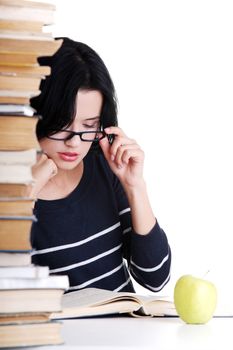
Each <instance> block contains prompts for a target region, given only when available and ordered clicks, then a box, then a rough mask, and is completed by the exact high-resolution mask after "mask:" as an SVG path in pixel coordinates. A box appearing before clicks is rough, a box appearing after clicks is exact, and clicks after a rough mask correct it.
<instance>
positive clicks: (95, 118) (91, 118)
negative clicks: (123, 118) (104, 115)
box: [84, 116, 100, 120]
mask: <svg viewBox="0 0 233 350" xmlns="http://www.w3.org/2000/svg"><path fill="white" fill-rule="evenodd" d="M99 119H100V116H96V117H90V118H85V119H84V120H99Z"/></svg>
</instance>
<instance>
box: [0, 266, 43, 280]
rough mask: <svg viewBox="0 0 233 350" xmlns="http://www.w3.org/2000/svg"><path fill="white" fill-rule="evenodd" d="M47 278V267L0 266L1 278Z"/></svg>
mask: <svg viewBox="0 0 233 350" xmlns="http://www.w3.org/2000/svg"><path fill="white" fill-rule="evenodd" d="M48 276H49V268H48V266H36V265H33V264H31V265H29V266H7V267H2V266H0V279H1V278H16V279H18V278H47V277H48Z"/></svg>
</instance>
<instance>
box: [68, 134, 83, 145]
mask: <svg viewBox="0 0 233 350" xmlns="http://www.w3.org/2000/svg"><path fill="white" fill-rule="evenodd" d="M81 142H82V140H81V138H80V135H73V136H72V137H71V138H70V139H69V140H66V141H65V144H66V145H67V146H70V147H76V146H79V145H80V143H81Z"/></svg>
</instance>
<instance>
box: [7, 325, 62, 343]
mask: <svg viewBox="0 0 233 350" xmlns="http://www.w3.org/2000/svg"><path fill="white" fill-rule="evenodd" d="M62 343H63V340H62V337H61V323H59V322H51V321H50V322H43V323H37V324H35V323H27V324H10V323H9V324H1V323H0V348H6V347H19V346H21V347H22V346H23V347H25V346H35V345H57V344H62Z"/></svg>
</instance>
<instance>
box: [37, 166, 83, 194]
mask: <svg viewBox="0 0 233 350" xmlns="http://www.w3.org/2000/svg"><path fill="white" fill-rule="evenodd" d="M83 170H84V165H83V161H82V162H81V163H79V164H78V165H77V167H76V168H74V169H73V170H63V169H58V172H57V174H56V175H55V176H54V177H52V178H51V179H50V180H49V182H48V183H47V184H46V185H45V186H44V188H43V189H42V190H41V191H40V193H39V194H38V198H39V199H45V200H55V199H61V198H65V197H67V196H68V195H69V194H70V193H71V192H73V190H74V189H75V188H76V187H77V186H78V184H79V182H80V180H81V178H82V176H83Z"/></svg>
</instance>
